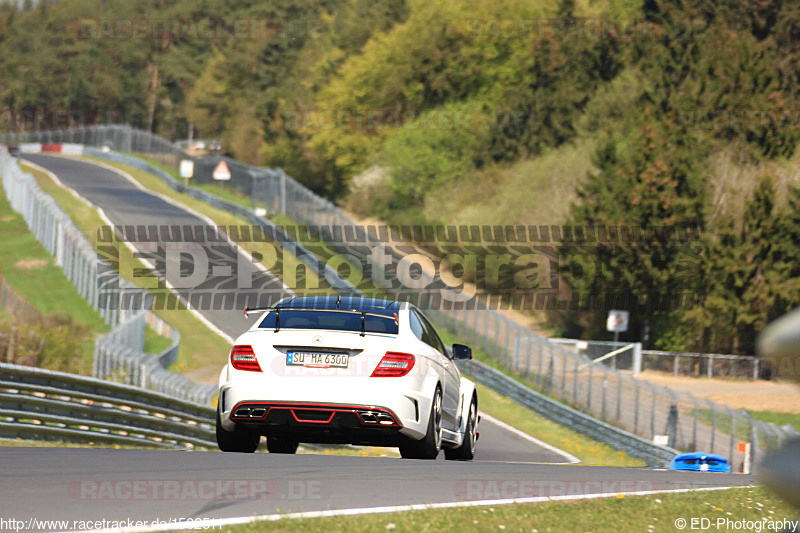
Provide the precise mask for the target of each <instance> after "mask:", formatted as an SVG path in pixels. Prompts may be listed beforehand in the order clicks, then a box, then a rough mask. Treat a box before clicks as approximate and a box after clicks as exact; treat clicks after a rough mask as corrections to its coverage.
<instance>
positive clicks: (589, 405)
mask: <svg viewBox="0 0 800 533" xmlns="http://www.w3.org/2000/svg"><path fill="white" fill-rule="evenodd" d="M593 369H594V364H590V365H589V387H588V394H587V395H586V412H587V413H591V411H592V373H593Z"/></svg>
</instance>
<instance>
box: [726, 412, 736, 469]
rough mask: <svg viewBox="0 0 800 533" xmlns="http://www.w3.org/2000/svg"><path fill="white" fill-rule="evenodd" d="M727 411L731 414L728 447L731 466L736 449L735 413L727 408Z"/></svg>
mask: <svg viewBox="0 0 800 533" xmlns="http://www.w3.org/2000/svg"><path fill="white" fill-rule="evenodd" d="M728 411H730V413H731V445H730V454H729V455H728V457H730V461H731V465H733V451H734V450H735V449H736V411H734V410H733V409H731V408H728Z"/></svg>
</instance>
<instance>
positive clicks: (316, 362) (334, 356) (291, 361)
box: [286, 352, 350, 368]
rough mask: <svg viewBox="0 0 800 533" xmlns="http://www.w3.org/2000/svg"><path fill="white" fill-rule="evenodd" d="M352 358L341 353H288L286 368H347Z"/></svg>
mask: <svg viewBox="0 0 800 533" xmlns="http://www.w3.org/2000/svg"><path fill="white" fill-rule="evenodd" d="M349 362H350V356H349V355H347V354H341V353H313V352H287V354H286V366H305V367H308V368H347V365H348V363H349Z"/></svg>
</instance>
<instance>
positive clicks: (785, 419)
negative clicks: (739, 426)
mask: <svg viewBox="0 0 800 533" xmlns="http://www.w3.org/2000/svg"><path fill="white" fill-rule="evenodd" d="M747 412H748V413H750V416H752V417H753V418H755V419H756V420H760V421H761V422H772V423H773V424H777V425H779V426H785V425H786V424H789V425H790V426H793V427H794V428H795V429H796V430H798V431H800V415H799V414H793V413H776V412H774V411H747Z"/></svg>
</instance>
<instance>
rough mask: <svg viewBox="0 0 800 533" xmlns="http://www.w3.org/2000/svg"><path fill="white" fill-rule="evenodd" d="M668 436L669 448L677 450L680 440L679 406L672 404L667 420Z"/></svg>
mask: <svg viewBox="0 0 800 533" xmlns="http://www.w3.org/2000/svg"><path fill="white" fill-rule="evenodd" d="M667 435H668V436H669V440H668V442H669V447H670V448H675V447H676V441H677V440H678V406H677V405H676V404H674V403H673V404H670V406H669V417H668V418H667Z"/></svg>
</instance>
